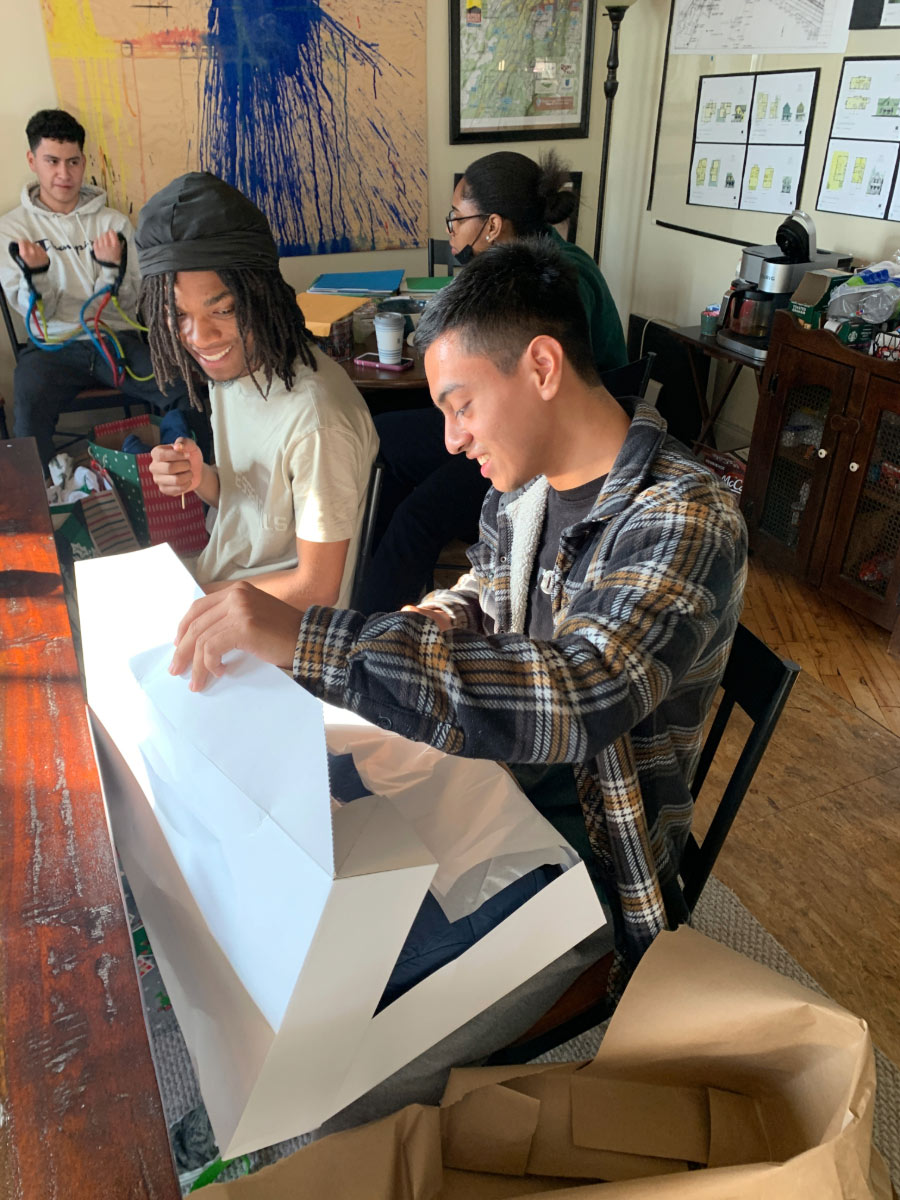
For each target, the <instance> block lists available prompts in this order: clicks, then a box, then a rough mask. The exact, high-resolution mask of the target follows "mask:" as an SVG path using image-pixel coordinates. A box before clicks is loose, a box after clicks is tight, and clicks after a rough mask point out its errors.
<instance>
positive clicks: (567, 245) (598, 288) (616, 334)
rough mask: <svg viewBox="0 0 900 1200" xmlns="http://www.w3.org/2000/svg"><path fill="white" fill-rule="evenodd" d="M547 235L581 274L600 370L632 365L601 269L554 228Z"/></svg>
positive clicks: (581, 287) (595, 360)
mask: <svg viewBox="0 0 900 1200" xmlns="http://www.w3.org/2000/svg"><path fill="white" fill-rule="evenodd" d="M547 233H548V234H549V236H550V237H551V238H552V239H553V241H554V244H555V245H556V246H558V248H559V249H560V250H561V251H562V254H563V257H564V258H565V259H566V261H567V262H569V263H571V265H572V266H573V267H574V268H575V270H576V272H577V273H578V294H579V296H581V302H582V304H583V305H584V311H585V312H586V313H587V319H588V328H589V329H590V332H591V348H592V349H593V351H594V362H595V363H596V364H597V370H598V371H609V370H610V369H611V368H612V367H622V366H624V365H625V363H627V362H628V354H627V352H626V350H625V335H624V334H623V333H622V322H621V321H620V320H619V314H618V312H617V311H616V306H615V304H613V298H612V296H611V295H610V294H609V288H608V287H607V286H606V280H605V279H604V278H603V276H602V275H601V274H600V268H599V267H598V266H597V264H596V263H595V262H594V260H593V259H592V258H591V256H590V255H589V254H586V253H585V252H584V250H582V249H581V247H580V246H576V245H575V243H574V242H567V241H565V239H564V238H561V237H560V236H559V234H558V233H557V232H556V230H555V229H553V228H552V227H550V226H548V227H547Z"/></svg>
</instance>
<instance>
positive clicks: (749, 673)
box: [681, 625, 800, 910]
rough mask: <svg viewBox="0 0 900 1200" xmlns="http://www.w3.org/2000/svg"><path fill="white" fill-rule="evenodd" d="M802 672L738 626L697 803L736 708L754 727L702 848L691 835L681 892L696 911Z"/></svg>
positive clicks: (698, 777) (695, 788)
mask: <svg viewBox="0 0 900 1200" xmlns="http://www.w3.org/2000/svg"><path fill="white" fill-rule="evenodd" d="M799 671H800V668H799V667H798V666H797V664H796V663H795V662H791V661H790V660H787V659H781V658H779V657H778V655H777V654H776V653H775V652H774V650H770V649H769V647H768V646H767V645H766V644H765V642H762V641H760V639H759V638H758V637H756V635H755V634H752V633H751V632H750V630H749V629H747V628H746V627H745V626H743V625H738V627H737V632H736V633H735V635H734V642H733V643H732V646H731V653H730V654H729V656H728V662H727V664H726V666H725V674H724V675H723V676H722V684H721V699H720V701H719V707H718V709H717V711H716V715H715V717H714V718H713V721H712V724H711V725H710V728H709V732H708V733H707V735H706V741H705V742H704V743H703V749H702V750H701V752H700V758H699V761H698V763H697V770H696V772H695V774H694V780H693V783H692V785H691V794H692V795H693V797H694V799H695V800H696V799H697V797H698V796H699V795H700V789H701V788H702V787H703V784H704V782H705V780H706V776H707V773H708V771H709V768H710V765H711V764H712V761H713V758H714V756H715V754H716V751H717V750H718V748H719V744H720V743H721V741H722V735H723V734H724V733H725V730H726V728H727V726H728V722H729V719H730V717H731V715H732V713H733V712H734V708H735V705H737V706H738V708H741V709H743V711H744V712H745V713H746V714H747V716H748V717H749V718H750V721H751V722H752V724H751V727H750V732H749V734H748V735H747V737H746V739H745V741H744V744H743V747H742V749H741V753H740V755H739V757H738V760H737V763H736V765H735V767H734V770H733V771H732V772H731V776H730V777H729V779H728V782H727V784H726V785H725V790H724V791H723V793H722V798H721V799H720V800H719V803H718V805H717V806H716V812H715V816H714V817H713V819H712V822H711V823H710V826H709V829H708V830H707V832H706V836H705V837H704V838H703V841H702V842H701V843H698V842H697V839H696V838H695V837H694V835H693V834H691V835H689V837H688V841H687V845H686V846H685V848H684V854H683V856H682V860H681V886H682V893H683V895H684V899H685V903H686V904H687V906H688V909H690V910H693V908H694V905H695V904H696V903H697V901H698V899H699V898H700V893H701V892H702V891H703V888H704V886H705V884H706V881H707V879H709V876H710V874H711V873H712V869H713V864H714V863H715V861H716V858H717V857H718V854H719V851H720V850H721V849H722V843H723V842H724V841H725V837H726V835H727V833H728V831H729V829H730V828H731V826H732V824H733V822H734V818H735V817H736V816H737V812H738V809H739V808H740V806H741V801H742V800H743V799H744V796H745V795H746V793H747V789H748V788H749V786H750V783H751V781H752V779H753V776H754V774H755V773H756V768H757V767H758V766H759V761H760V759H761V758H762V756H763V752H764V751H765V748H766V746H767V745H768V744H769V739H770V738H771V736H772V733H773V732H774V730H775V726H776V725H777V723H778V718H779V717H780V716H781V712H782V709H783V708H784V706H785V702H786V701H787V698H788V696H789V695H790V691H791V688H792V687H793V686H794V683H795V682H796V680H797V675H798V673H799Z"/></svg>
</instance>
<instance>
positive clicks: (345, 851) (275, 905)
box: [76, 546, 604, 1158]
mask: <svg viewBox="0 0 900 1200" xmlns="http://www.w3.org/2000/svg"><path fill="white" fill-rule="evenodd" d="M76 576H77V588H78V601H79V609H80V615H81V632H82V644H83V650H84V664H85V674H86V679H87V691H88V704H89V708H90V712H91V720H92V729H93V731H94V738H95V747H96V751H97V758H98V763H99V766H100V774H101V780H102V784H103V791H104V796H105V798H106V803H107V807H108V810H109V816H110V824H111V827H112V832H113V838H114V841H115V844H116V848H117V850H118V852H119V855H120V857H121V860H122V864H123V867H124V870H125V872H126V874H127V876H128V879H129V882H130V884H131V888H132V891H133V893H134V896H135V899H136V901H137V904H138V908H139V909H140V912H141V916H142V918H143V921H144V924H145V926H146V928H147V931H148V934H149V937H150V941H151V944H152V947H153V951H154V953H155V955H156V957H157V960H158V962H159V966H160V970H161V972H162V975H163V978H164V979H165V981H166V985H167V990H168V995H169V998H170V999H171V1001H172V1005H173V1008H174V1010H175V1014H176V1016H177V1017H178V1021H179V1023H180V1025H181V1028H182V1032H183V1033H184V1038H185V1041H186V1043H187V1046H188V1050H189V1052H190V1055H191V1059H192V1061H193V1063H194V1067H195V1069H196V1072H197V1077H198V1080H199V1083H200V1088H201V1091H202V1094H203V1098H204V1102H205V1104H206V1107H207V1110H208V1112H209V1116H210V1120H211V1122H212V1126H213V1130H214V1132H215V1135H216V1139H217V1141H218V1145H219V1148H220V1150H221V1153H222V1155H223V1157H226V1158H228V1157H233V1156H234V1155H237V1154H242V1153H246V1152H248V1151H250V1150H254V1149H257V1148H259V1147H260V1146H264V1145H269V1144H271V1143H273V1142H277V1141H280V1140H282V1139H285V1138H288V1137H293V1136H296V1135H297V1134H300V1133H304V1132H306V1131H308V1130H310V1129H313V1128H315V1127H317V1126H318V1125H320V1124H321V1123H322V1121H324V1120H325V1119H327V1118H328V1117H330V1116H332V1115H333V1114H334V1113H336V1112H338V1111H340V1109H342V1108H344V1107H345V1106H346V1105H347V1104H349V1103H351V1102H352V1101H353V1100H355V1099H357V1098H358V1097H359V1096H361V1095H363V1094H364V1093H365V1092H366V1091H368V1090H369V1089H370V1088H371V1087H374V1086H375V1085H376V1084H377V1083H380V1082H381V1081H382V1080H384V1079H386V1078H387V1077H388V1076H389V1075H391V1074H393V1072H395V1071H397V1070H398V1069H399V1068H400V1067H402V1066H404V1065H405V1064H406V1063H408V1062H409V1061H410V1060H411V1059H413V1058H415V1057H416V1056H417V1055H418V1054H420V1053H422V1052H423V1051H424V1050H426V1049H428V1048H429V1047H430V1046H432V1045H434V1044H435V1043H436V1042H438V1041H440V1040H441V1039H442V1038H444V1037H446V1036H447V1035H448V1034H449V1033H451V1032H452V1031H453V1030H454V1029H456V1028H458V1027H459V1026H460V1025H462V1024H464V1023H465V1022H466V1021H468V1020H470V1019H471V1018H472V1017H474V1016H475V1015H477V1014H478V1013H479V1012H481V1011H483V1010H484V1009H486V1008H488V1007H489V1006H490V1005H491V1004H493V1003H494V1002H495V1001H496V1000H498V999H500V998H501V997H502V996H503V995H505V994H506V993H507V992H509V991H512V990H513V989H514V988H515V987H517V986H518V985H519V984H521V983H523V982H524V981H525V980H526V979H528V978H530V977H531V976H532V975H534V974H536V973H537V972H538V971H540V970H541V969H542V968H543V967H545V966H546V965H547V964H548V963H550V962H552V961H553V960H554V959H555V958H557V957H559V956H560V955H561V954H564V953H565V952H566V951H567V950H569V949H571V947H572V946H574V945H575V944H577V943H578V942H579V941H581V940H582V939H583V938H585V937H587V936H588V935H589V934H590V933H592V932H593V931H594V930H595V929H597V928H599V927H600V926H601V925H602V924H603V923H604V916H603V910H602V908H601V906H600V904H599V902H598V901H597V898H596V895H595V893H594V890H593V887H592V886H591V883H590V880H589V878H588V875H587V871H586V868H585V866H584V864H583V863H582V862H581V861H580V860H579V859H578V857H577V855H576V854H575V852H574V851H573V850H572V849H571V848H570V847H569V846H568V845H567V844H566V843H565V842H564V841H563V840H562V839H561V837H560V835H559V834H558V833H557V832H556V831H555V830H554V829H553V827H552V826H551V825H550V824H549V823H548V822H546V821H545V820H544V819H543V818H542V817H541V816H540V815H539V814H538V813H537V811H536V810H535V809H534V808H533V806H532V805H531V804H530V803H529V801H528V800H527V799H526V798H525V797H524V796H523V795H522V793H521V792H520V791H519V790H518V788H517V787H516V786H515V784H514V782H513V781H512V780H511V778H510V777H509V775H508V774H507V773H506V772H505V771H504V770H503V769H502V768H501V767H499V766H497V765H496V764H495V763H490V762H484V761H477V760H466V759H458V758H450V757H448V756H447V755H444V754H442V753H440V752H439V751H436V750H434V749H432V748H430V747H428V746H423V745H417V744H415V743H412V742H409V741H407V740H406V739H404V738H401V737H399V736H397V735H396V734H392V733H388V732H385V731H384V730H381V729H378V728H376V727H375V726H373V725H370V724H369V723H368V722H366V721H363V720H361V719H360V718H358V717H355V716H354V715H353V714H350V713H345V712H342V711H340V710H338V709H334V708H331V707H329V706H326V705H323V704H322V703H321V702H320V701H318V700H316V699H315V698H314V697H312V696H311V695H309V693H308V692H306V691H305V690H304V689H303V688H301V687H299V686H298V685H297V684H296V683H294V682H293V680H291V679H290V678H288V677H287V676H286V675H285V674H283V673H282V672H281V671H279V670H278V669H277V668H275V667H271V666H268V665H266V664H263V663H260V662H258V661H257V660H255V659H253V658H251V657H250V656H247V655H235V656H234V658H233V661H231V662H230V664H229V670H228V672H227V673H226V674H225V675H224V676H223V677H222V678H220V679H217V680H213V681H212V682H211V683H210V684H209V685H208V686H207V688H206V689H204V691H203V692H200V693H193V692H191V691H190V690H189V688H188V685H187V681H186V679H185V678H176V677H173V676H171V675H170V674H169V672H168V665H169V662H170V661H171V656H172V638H173V636H174V633H175V630H176V628H177V626H178V622H179V620H180V619H181V617H182V616H183V615H184V613H185V612H186V611H187V609H188V607H189V606H190V604H191V602H192V601H193V600H194V599H195V598H196V597H197V596H198V595H199V594H200V593H199V590H198V589H197V587H196V585H195V584H194V582H193V580H192V578H191V577H190V575H189V573H188V572H187V571H186V569H185V568H184V567H183V566H182V564H181V563H180V562H179V561H178V559H177V557H176V556H175V555H174V553H173V552H172V551H171V550H170V549H169V548H168V547H167V546H156V547H153V548H152V549H149V550H141V551H137V552H135V553H132V554H125V555H118V556H115V557H109V558H101V559H93V560H90V561H86V562H81V563H78V564H77V566H76ZM326 733H327V740H328V746H329V747H330V748H331V749H332V751H334V752H337V753H351V754H352V755H353V759H354V765H355V767H356V769H357V771H358V772H359V775H360V777H361V779H362V780H363V781H364V783H365V784H366V786H367V787H368V789H369V790H370V791H371V792H373V793H375V794H373V795H369V796H362V797H360V798H359V799H357V800H354V801H353V802H352V803H350V804H346V805H339V804H337V803H335V802H334V801H332V799H331V795H330V788H329V778H328V763H327V751H326ZM542 863H556V864H559V865H560V866H561V867H562V868H563V870H562V873H561V874H560V875H559V876H558V877H557V878H556V879H554V880H553V881H552V882H551V883H549V884H548V885H546V886H545V887H544V888H543V889H542V890H541V891H539V892H538V893H537V894H536V895H534V896H533V897H531V898H530V899H529V900H527V901H526V902H525V903H524V904H523V905H522V906H521V907H520V908H519V909H517V910H516V911H515V912H514V913H512V914H511V915H510V916H509V917H507V918H506V919H505V920H504V921H502V922H501V923H500V924H499V925H498V926H496V927H495V928H494V929H493V930H491V931H490V932H489V933H488V934H487V935H486V936H484V937H483V938H482V939H481V940H480V941H479V942H477V943H476V944H475V945H474V946H472V947H471V948H470V949H469V950H467V951H465V952H464V953H463V954H462V955H461V956H460V957H459V958H457V959H455V960H454V961H453V962H451V963H448V964H447V965H445V966H443V967H441V968H439V969H438V970H437V971H435V972H434V973H433V974H432V975H430V976H428V977H427V978H425V979H423V980H422V981H421V982H419V983H417V984H416V985H415V986H414V987H412V988H411V990H409V991H408V992H406V993H405V994H404V995H402V996H400V997H399V998H398V999H397V1000H395V1001H394V1002H393V1003H391V1004H389V1005H388V1006H387V1007H386V1008H384V1009H382V1010H381V1011H380V1012H378V1013H377V1014H375V1010H376V1008H377V1006H378V1003H379V1000H380V999H381V996H382V993H383V991H384V987H385V984H386V983H387V981H388V979H389V977H390V975H391V972H392V970H393V968H394V965H395V963H396V961H397V956H398V954H399V952H400V949H401V948H402V946H403V943H404V940H405V938H406V936H407V934H408V932H409V929H410V926H411V924H412V922H413V919H414V918H415V916H416V913H417V912H418V910H419V907H420V906H421V903H422V900H423V899H424V897H425V894H426V892H427V890H428V889H429V887H430V888H431V890H432V892H433V894H434V895H435V897H436V898H437V900H438V902H439V903H440V904H441V906H442V907H443V909H444V911H445V913H446V915H447V916H448V918H449V919H450V920H456V919H458V917H460V916H463V915H466V914H467V913H470V912H472V911H474V909H475V908H477V907H478V905H480V904H481V903H482V902H483V901H484V900H485V899H487V898H488V897H489V896H491V895H493V894H495V893H496V892H497V891H498V890H499V889H500V888H502V887H503V886H505V885H506V884H507V883H509V882H511V881H512V880H513V879H515V878H518V877H519V876H520V875H522V874H524V873H525V872H526V871H529V870H531V869H532V868H533V867H535V866H537V865H539V864H542ZM373 1014H375V1015H373Z"/></svg>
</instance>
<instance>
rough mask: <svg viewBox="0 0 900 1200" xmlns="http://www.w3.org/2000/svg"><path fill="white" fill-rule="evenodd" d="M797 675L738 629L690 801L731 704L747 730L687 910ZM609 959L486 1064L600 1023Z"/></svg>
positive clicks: (689, 870) (693, 864) (687, 886)
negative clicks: (739, 711)
mask: <svg viewBox="0 0 900 1200" xmlns="http://www.w3.org/2000/svg"><path fill="white" fill-rule="evenodd" d="M799 670H800V668H799V667H798V666H797V664H796V663H794V662H790V661H789V660H786V659H784V660H783V659H781V658H779V657H778V655H777V654H776V653H775V652H774V651H773V650H770V649H769V647H768V646H767V645H766V644H765V643H764V642H762V641H760V639H759V638H758V637H756V636H755V634H752V633H751V632H750V630H749V629H747V628H746V627H745V626H743V625H738V627H737V632H736V634H735V637H734V643H733V645H732V647H731V653H730V654H729V656H728V662H727V664H726V666H725V673H724V675H723V676H722V683H721V687H720V693H719V707H718V709H717V711H716V714H715V716H714V717H713V719H712V722H711V724H710V726H709V729H708V731H707V734H706V740H705V741H704V743H703V748H702V750H701V752H700V759H699V761H698V764H697V770H696V772H695V774H694V780H693V783H692V785H691V795H692V796H693V797H694V799H695V800H696V799H697V797H698V796H699V794H700V789H701V788H702V787H703V784H704V782H705V780H706V777H707V774H708V772H709V768H710V766H711V764H712V762H713V759H714V757H715V754H716V751H717V750H718V748H719V745H720V743H721V741H722V735H723V734H724V733H725V730H726V728H727V727H728V724H729V720H730V718H731V716H732V714H733V712H734V709H735V706H737V707H738V708H740V709H742V710H743V712H744V713H746V715H747V716H748V717H749V718H750V721H751V726H750V730H749V732H748V733H747V734H746V736H745V738H744V742H743V746H742V749H741V752H740V755H739V757H738V760H737V763H736V765H735V767H734V769H733V770H732V772H731V775H730V776H729V779H728V782H727V783H726V785H725V788H724V791H723V793H722V797H721V799H720V800H719V802H718V805H717V807H716V812H715V816H714V817H713V819H712V822H711V824H710V826H709V829H708V830H707V832H706V835H705V836H704V838H703V840H702V842H698V841H697V839H696V838H695V837H694V836H693V834H691V835H690V836H689V838H688V842H687V845H686V846H685V849H684V854H683V857H682V860H681V870H680V882H681V891H682V895H683V896H684V900H685V903H686V904H687V907H688V910H689V911H691V912H692V911H693V909H694V906H695V905H696V903H697V901H698V900H699V898H700V894H701V892H702V891H703V888H704V886H705V884H706V881H707V880H708V879H709V877H710V874H711V873H712V869H713V865H714V864H715V861H716V858H717V856H718V854H719V851H720V850H721V848H722V843H723V842H724V841H725V837H726V835H727V833H728V831H729V829H730V828H731V826H732V823H733V822H734V819H735V817H736V816H737V812H738V809H739V808H740V806H741V801H742V800H743V799H744V796H745V795H746V792H747V789H748V788H749V786H750V783H751V781H752V779H753V776H754V774H755V773H756V768H757V767H758V766H759V762H760V759H761V758H762V756H763V753H764V751H765V749H766V746H767V745H768V744H769V739H770V738H771V736H772V734H773V732H774V731H775V726H776V725H777V724H778V719H779V717H780V716H781V713H782V710H783V709H784V706H785V702H786V701H787V698H788V696H789V695H790V691H791V688H792V687H793V686H794V683H795V681H796V679H797V674H798V672H799ZM612 959H613V956H612V954H608V955H606V956H605V957H604V958H602V959H600V960H599V961H598V962H596V963H594V964H593V965H592V966H591V967H589V968H588V969H587V971H585V972H584V973H583V974H582V975H581V976H580V977H579V978H578V979H576V981H575V983H573V984H572V986H571V987H570V988H569V989H568V991H566V992H565V993H564V994H563V995H562V996H561V997H560V999H559V1000H558V1001H557V1002H556V1004H554V1005H553V1007H552V1008H551V1009H550V1010H549V1011H548V1012H547V1013H545V1014H544V1016H543V1017H542V1018H541V1019H540V1020H539V1021H538V1022H537V1023H536V1024H535V1025H533V1026H532V1027H531V1029H530V1030H528V1031H527V1033H525V1034H523V1036H522V1037H521V1038H519V1039H518V1040H517V1041H515V1042H513V1043H511V1044H510V1045H509V1046H506V1047H504V1048H503V1049H501V1050H498V1051H496V1053H494V1054H493V1055H492V1056H491V1058H490V1059H489V1060H488V1061H489V1063H490V1064H491V1065H498V1066H499V1065H501V1064H506V1063H524V1062H528V1061H530V1060H531V1059H532V1058H536V1057H537V1056H538V1055H540V1054H545V1053H546V1052H547V1051H548V1050H552V1049H553V1048H554V1047H555V1046H560V1045H562V1043H563V1042H567V1041H569V1039H570V1038H573V1037H577V1036H578V1035H579V1034H582V1033H585V1032H586V1031H587V1030H588V1029H593V1028H594V1026H595V1025H597V1024H599V1023H600V1022H601V1021H605V1020H606V1018H607V1017H609V1016H610V1015H611V1012H610V1007H609V1003H608V1001H607V998H606V984H607V979H608V977H609V972H610V968H611V967H612Z"/></svg>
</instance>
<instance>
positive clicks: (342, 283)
mask: <svg viewBox="0 0 900 1200" xmlns="http://www.w3.org/2000/svg"><path fill="white" fill-rule="evenodd" d="M402 280H403V268H402V267H401V268H399V269H398V270H393V271H332V272H327V273H326V274H324V275H320V276H319V277H318V279H316V280H315V282H314V283H312V284H311V285H310V288H309V290H310V291H311V292H335V293H337V294H338V295H339V296H390V295H392V294H393V293H394V292H396V291H397V289H398V288H399V287H400V284H401V282H402Z"/></svg>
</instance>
